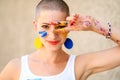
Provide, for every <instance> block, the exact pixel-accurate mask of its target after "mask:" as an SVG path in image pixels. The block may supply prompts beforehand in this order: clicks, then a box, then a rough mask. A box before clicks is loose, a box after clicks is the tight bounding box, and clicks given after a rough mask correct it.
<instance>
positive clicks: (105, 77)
mask: <svg viewBox="0 0 120 80" xmlns="http://www.w3.org/2000/svg"><path fill="white" fill-rule="evenodd" d="M65 1H66V2H67V3H68V5H69V6H70V10H71V14H74V13H79V14H81V15H91V16H94V17H95V18H96V19H98V20H100V21H101V22H102V23H104V24H106V23H107V21H110V22H111V24H112V26H113V27H118V28H119V29H120V10H119V8H120V0H65ZM38 2H39V0H0V70H2V69H3V67H4V66H5V65H6V64H7V63H8V61H9V60H11V59H12V58H15V57H19V56H22V55H24V54H29V53H30V52H33V51H34V50H35V48H34V46H33V40H34V38H35V37H36V35H35V32H34V30H33V25H32V20H33V17H34V8H35V5H36V4H37V3H38ZM76 34H77V35H76ZM69 37H70V38H72V40H73V41H74V47H73V49H72V50H66V49H65V50H66V51H67V52H69V53H70V54H76V55H78V54H84V53H86V52H92V51H99V50H103V49H107V48H111V47H113V46H115V45H116V44H114V43H113V42H112V41H111V40H108V39H106V38H105V37H103V36H101V35H98V34H95V33H93V32H71V33H70V34H69ZM78 38H79V39H78ZM88 80H120V67H117V68H115V69H112V70H109V71H106V72H102V73H98V74H96V75H93V76H91V77H90V78H89V79H88Z"/></svg>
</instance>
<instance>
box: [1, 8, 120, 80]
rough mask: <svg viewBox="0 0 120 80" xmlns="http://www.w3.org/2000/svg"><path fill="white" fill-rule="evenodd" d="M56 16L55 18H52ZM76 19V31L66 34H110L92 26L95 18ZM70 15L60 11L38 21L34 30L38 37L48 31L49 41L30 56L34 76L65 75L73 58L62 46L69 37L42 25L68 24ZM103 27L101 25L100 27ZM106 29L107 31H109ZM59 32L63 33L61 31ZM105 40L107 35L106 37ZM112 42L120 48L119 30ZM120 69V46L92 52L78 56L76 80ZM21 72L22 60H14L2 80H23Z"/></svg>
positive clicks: (42, 15)
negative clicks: (40, 31)
mask: <svg viewBox="0 0 120 80" xmlns="http://www.w3.org/2000/svg"><path fill="white" fill-rule="evenodd" d="M52 16H54V18H53V17H52ZM73 18H74V17H73V16H72V17H68V18H67V21H71V20H72V19H73ZM78 19H80V20H81V21H85V20H89V21H90V23H91V25H88V27H87V26H86V25H83V24H81V23H78V22H79V21H78ZM78 19H75V21H76V24H74V25H72V26H74V28H73V27H67V28H65V30H66V31H73V30H76V31H79V30H83V31H88V30H91V31H94V32H96V33H99V34H101V35H103V34H106V32H107V31H100V29H99V28H97V27H96V26H94V25H93V24H92V23H93V22H94V21H93V18H90V19H88V18H83V19H81V18H79V17H78ZM65 20H66V15H65V14H64V13H63V12H60V11H50V10H48V11H43V12H41V13H40V16H39V18H38V20H37V21H34V22H33V24H34V28H35V31H36V33H37V34H38V31H39V30H46V31H47V32H48V33H49V35H48V36H47V37H46V38H41V37H40V36H39V35H38V36H39V37H40V38H41V41H42V43H43V47H42V48H41V49H39V50H37V51H35V52H34V53H31V54H30V55H29V60H28V61H29V67H30V70H31V72H32V73H34V74H36V75H41V76H51V75H56V74H59V73H61V72H62V71H63V70H64V69H65V67H66V64H67V61H68V59H69V55H68V54H67V53H66V52H64V51H63V50H62V44H63V43H64V41H65V39H66V36H63V35H62V32H61V30H60V33H56V32H55V29H56V27H55V26H54V25H51V26H50V27H49V28H47V29H45V28H43V27H41V24H42V23H49V22H51V21H65ZM98 25H99V24H98ZM98 27H102V28H103V29H105V30H106V27H103V26H100V25H99V26H98ZM58 32H59V31H58ZM103 36H104V35H103ZM56 40H57V41H59V43H58V44H57V45H51V44H48V41H56ZM111 40H113V41H114V42H116V43H117V44H118V45H120V43H119V40H120V32H119V31H118V30H117V29H113V30H112V35H111ZM117 66H120V46H116V47H114V48H111V49H107V50H103V51H99V52H90V53H86V54H83V55H78V56H77V57H76V60H75V77H76V80H86V79H87V78H88V77H89V76H90V75H92V74H95V73H98V72H102V71H106V70H109V69H112V68H115V67H117ZM20 72H21V58H16V59H13V60H11V61H10V62H9V63H8V64H7V65H6V67H5V68H4V69H3V71H2V72H1V74H0V80H19V76H20Z"/></svg>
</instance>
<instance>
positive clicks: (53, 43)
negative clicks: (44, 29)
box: [48, 40, 60, 45]
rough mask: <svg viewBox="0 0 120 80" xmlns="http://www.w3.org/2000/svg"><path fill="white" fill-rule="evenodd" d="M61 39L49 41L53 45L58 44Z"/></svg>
mask: <svg viewBox="0 0 120 80" xmlns="http://www.w3.org/2000/svg"><path fill="white" fill-rule="evenodd" d="M59 42H60V41H59V40H53V41H52V40H49V41H48V43H49V44H51V45H57V44H58V43H59Z"/></svg>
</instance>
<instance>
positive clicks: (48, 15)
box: [38, 10, 67, 22]
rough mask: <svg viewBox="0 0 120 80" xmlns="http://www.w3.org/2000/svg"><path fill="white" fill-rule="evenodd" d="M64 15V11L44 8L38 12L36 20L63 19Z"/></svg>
mask: <svg viewBox="0 0 120 80" xmlns="http://www.w3.org/2000/svg"><path fill="white" fill-rule="evenodd" d="M66 17H67V16H66V14H65V13H64V12H61V11H51V10H45V11H42V12H40V14H39V16H38V20H40V21H43V22H52V21H64V20H66Z"/></svg>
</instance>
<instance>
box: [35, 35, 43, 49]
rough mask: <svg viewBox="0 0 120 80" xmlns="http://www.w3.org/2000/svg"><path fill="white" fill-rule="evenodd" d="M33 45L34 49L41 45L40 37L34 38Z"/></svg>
mask: <svg viewBox="0 0 120 80" xmlns="http://www.w3.org/2000/svg"><path fill="white" fill-rule="evenodd" d="M34 46H35V48H36V49H40V48H41V47H42V42H41V40H40V38H38V37H37V38H35V40H34Z"/></svg>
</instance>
